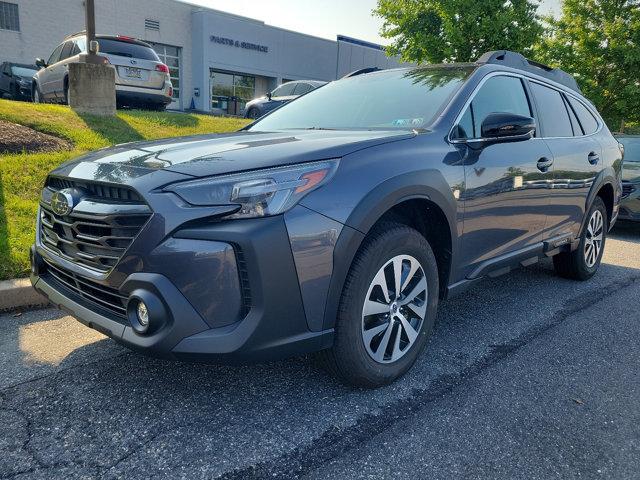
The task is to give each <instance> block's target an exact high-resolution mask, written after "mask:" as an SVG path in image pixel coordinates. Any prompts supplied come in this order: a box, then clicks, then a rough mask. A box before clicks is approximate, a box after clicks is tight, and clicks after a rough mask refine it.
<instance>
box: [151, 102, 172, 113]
mask: <svg viewBox="0 0 640 480" xmlns="http://www.w3.org/2000/svg"><path fill="white" fill-rule="evenodd" d="M146 109H147V110H151V111H152V112H164V111H165V110H166V109H167V106H166V105H165V104H164V103H150V104H148V105H147V107H146Z"/></svg>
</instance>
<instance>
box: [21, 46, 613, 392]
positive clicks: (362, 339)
mask: <svg viewBox="0 0 640 480" xmlns="http://www.w3.org/2000/svg"><path fill="white" fill-rule="evenodd" d="M621 165H622V152H621V149H620V147H619V144H618V142H617V141H616V140H615V139H614V137H613V136H612V135H611V133H610V132H609V130H608V129H607V127H606V125H605V124H604V122H603V121H602V118H601V117H600V115H599V114H598V113H597V111H596V109H595V108H594V107H593V105H592V104H591V103H590V102H589V101H588V100H587V99H586V98H584V97H583V96H582V95H581V93H580V90H579V88H578V86H577V84H576V82H575V80H574V79H573V78H572V77H571V76H569V75H567V74H566V73H564V72H562V71H560V70H554V69H550V68H548V67H545V66H543V65H539V64H536V63H533V62H530V61H528V60H526V59H525V58H524V57H522V56H521V55H519V54H516V53H512V52H506V51H500V52H489V53H487V54H485V55H484V56H483V57H482V58H480V59H479V60H478V61H477V62H475V63H469V64H453V65H440V66H428V67H424V68H422V67H421V68H404V69H397V70H386V71H379V72H372V73H366V74H362V75H355V76H351V77H349V78H345V79H342V80H339V81H336V82H332V83H330V84H328V85H327V86H325V87H323V88H320V89H318V90H316V91H314V92H311V93H309V94H307V95H305V96H303V97H301V98H300V99H298V100H296V101H294V102H291V103H289V104H287V105H285V106H283V107H282V108H280V109H278V110H276V111H274V112H272V113H270V114H268V115H266V116H265V117H263V118H261V119H260V120H258V121H256V122H254V123H252V124H251V125H249V126H248V127H246V128H244V129H243V130H242V131H239V132H236V133H230V134H222V135H206V136H197V137H187V138H178V139H168V140H162V141H154V142H142V143H132V144H127V145H120V146H116V147H114V148H111V149H107V150H101V151H98V152H93V153H90V154H88V155H86V156H83V157H81V158H78V159H76V160H74V161H71V162H69V163H66V164H64V165H62V166H60V167H59V168H57V169H56V170H54V171H53V172H51V174H50V175H49V176H48V178H47V180H46V185H45V186H44V189H43V190H42V198H41V202H40V209H39V213H38V223H37V232H36V243H35V245H34V247H33V248H32V277H31V278H32V282H33V284H34V285H35V288H36V289H37V290H38V291H40V292H41V293H43V294H44V295H46V296H47V297H48V298H49V299H50V300H51V301H52V302H53V303H54V304H56V305H59V306H60V307H62V308H63V309H65V310H67V311H68V312H70V313H71V314H72V315H74V316H75V317H76V318H77V319H78V320H80V321H81V322H83V323H85V324H86V325H88V326H90V327H92V328H95V329H97V330H99V331H100V332H103V333H104V334H106V335H108V336H110V337H112V338H113V339H115V340H117V341H118V342H120V343H123V344H125V345H127V346H129V347H131V348H134V349H137V350H140V351H143V352H147V353H151V354H154V355H159V356H163V357H168V358H176V359H187V360H195V361H212V362H244V361H262V360H268V359H273V358H280V357H285V356H292V355H299V354H304V353H309V352H318V355H319V357H320V358H321V359H322V361H323V362H324V364H325V365H326V366H327V367H328V368H329V369H330V370H331V371H332V372H334V373H335V374H336V375H338V376H339V377H340V378H342V379H344V380H345V381H347V382H349V383H351V384H355V385H362V386H368V387H374V386H379V385H383V384H386V383H389V382H391V381H393V380H394V379H397V378H398V377H399V376H401V375H402V374H404V373H405V372H406V371H407V370H408V369H409V368H410V367H411V365H412V364H413V363H414V362H415V361H416V358H417V357H418V356H419V355H420V352H421V351H422V350H423V348H424V347H425V345H426V344H427V341H428V339H429V335H430V332H431V330H432V327H433V324H434V320H435V317H436V311H437V309H438V303H439V302H440V301H441V300H443V299H446V298H447V297H449V296H452V295H456V294H460V293H462V292H464V291H465V289H467V288H468V287H469V286H471V285H474V284H476V283H477V282H479V281H481V280H482V279H483V278H486V277H492V276H496V275H500V274H503V273H507V272H508V271H509V270H511V269H513V268H516V267H518V266H522V265H531V264H533V263H535V262H537V261H539V260H540V259H542V258H545V257H553V263H554V265H555V268H556V270H557V272H558V274H559V275H560V276H562V277H567V278H572V279H576V280H587V279H589V278H590V277H591V276H592V275H594V274H595V273H596V271H597V269H598V267H599V265H600V262H601V259H602V254H603V250H604V247H605V242H606V238H607V232H608V231H609V229H610V228H611V227H612V225H613V224H614V222H615V220H616V217H617V215H618V203H619V200H620V192H621V178H620V175H621V174H620V170H621Z"/></svg>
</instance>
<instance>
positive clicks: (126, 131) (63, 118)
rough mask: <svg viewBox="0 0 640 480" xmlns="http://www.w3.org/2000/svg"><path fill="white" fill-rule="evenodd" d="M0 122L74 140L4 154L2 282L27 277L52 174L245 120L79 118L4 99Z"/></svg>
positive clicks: (0, 172) (0, 167) (0, 166)
mask: <svg viewBox="0 0 640 480" xmlns="http://www.w3.org/2000/svg"><path fill="white" fill-rule="evenodd" d="M0 120H5V121H8V122H13V123H17V124H20V125H25V126H28V127H31V128H33V129H35V130H37V131H40V132H44V133H48V134H52V135H55V136H58V137H62V138H65V139H67V140H69V141H70V142H71V143H72V144H73V145H74V148H73V149H72V150H70V151H63V152H55V153H36V154H27V153H22V154H11V155H5V154H0V280H4V279H8V278H16V277H23V276H26V275H27V274H28V272H29V247H30V245H31V244H32V243H33V240H34V225H35V217H36V212H37V206H38V198H39V196H40V190H41V188H42V185H43V183H44V180H45V177H46V175H47V173H48V172H49V171H50V170H52V169H53V168H54V167H56V166H57V165H59V164H60V163H62V162H64V161H66V160H69V159H71V158H74V157H77V156H78V155H82V154H83V153H86V152H89V151H91V150H96V149H99V148H103V147H107V146H110V145H116V144H118V143H125V142H132V141H135V140H148V139H158V138H167V137H178V136H182V135H193V134H201V133H218V132H228V131H233V130H238V129H239V128H241V127H242V126H244V125H246V123H247V122H246V121H245V120H241V119H234V118H220V117H210V116H206V115H195V114H186V113H159V112H143V111H121V112H118V115H117V116H116V117H114V118H106V119H105V118H101V117H93V116H90V115H82V116H79V115H77V114H76V113H74V112H73V111H72V110H71V109H69V108H68V107H64V106H58V105H34V104H32V103H23V102H13V101H9V100H0Z"/></svg>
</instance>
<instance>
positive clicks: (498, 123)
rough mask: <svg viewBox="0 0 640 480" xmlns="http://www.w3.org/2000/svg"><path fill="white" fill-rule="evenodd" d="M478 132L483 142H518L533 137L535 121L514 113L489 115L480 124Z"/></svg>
mask: <svg viewBox="0 0 640 480" xmlns="http://www.w3.org/2000/svg"><path fill="white" fill-rule="evenodd" d="M480 132H481V133H480V134H481V137H482V140H484V141H488V142H492V143H499V142H520V141H523V140H529V139H530V138H533V137H534V136H535V134H536V121H535V120H534V119H533V118H531V117H528V116H525V115H516V114H515V113H491V114H489V115H487V117H486V118H485V119H484V121H483V122H482V126H481V127H480Z"/></svg>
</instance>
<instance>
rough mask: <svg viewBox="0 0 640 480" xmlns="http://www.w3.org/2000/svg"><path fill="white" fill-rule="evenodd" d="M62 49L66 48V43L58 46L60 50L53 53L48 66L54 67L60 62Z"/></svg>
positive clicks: (57, 49)
mask: <svg viewBox="0 0 640 480" xmlns="http://www.w3.org/2000/svg"><path fill="white" fill-rule="evenodd" d="M62 47H64V43H63V44H60V45H58V48H56V49H55V50H54V51H53V53H52V54H51V56H50V57H49V60H47V65H53V64H54V63H58V60H60V52H61V51H62Z"/></svg>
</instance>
